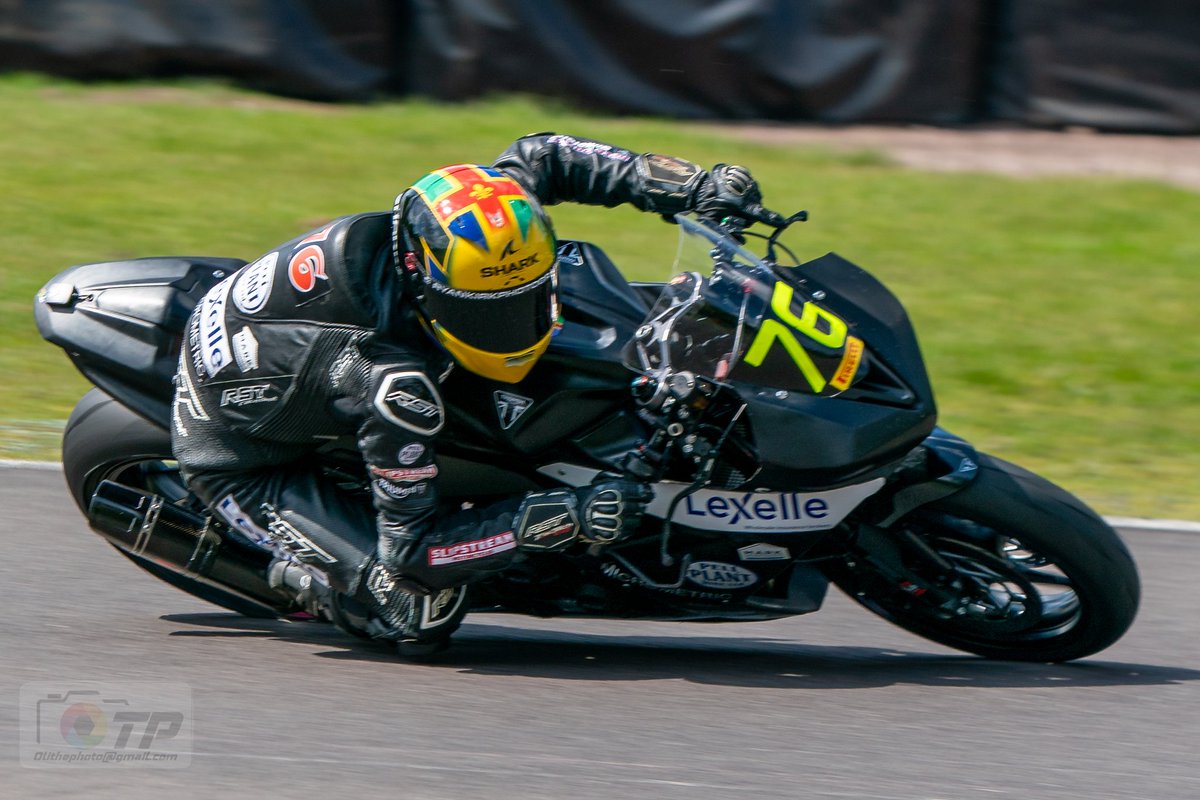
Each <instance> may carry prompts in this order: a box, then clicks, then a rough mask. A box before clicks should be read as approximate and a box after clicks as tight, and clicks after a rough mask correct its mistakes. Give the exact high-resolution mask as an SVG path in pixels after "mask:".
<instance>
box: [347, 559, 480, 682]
mask: <svg viewBox="0 0 1200 800" xmlns="http://www.w3.org/2000/svg"><path fill="white" fill-rule="evenodd" d="M362 583H363V585H362V587H361V588H360V590H359V591H358V592H357V593H356V594H355V597H354V600H356V601H361V600H363V599H366V598H367V597H369V602H368V603H367V605H369V612H370V613H368V614H367V615H366V617H365V619H363V618H362V617H361V612H360V617H359V620H358V622H359V624H361V626H362V629H363V630H365V631H366V632H367V633H369V634H370V635H371V637H372V638H376V639H386V640H388V641H392V642H395V643H396V650H397V652H398V653H399V654H400V655H401V656H403V657H405V658H414V659H419V658H422V657H427V656H431V655H434V654H436V653H439V652H441V651H443V650H445V649H446V648H447V647H449V646H450V637H451V635H452V634H453V633H454V632H455V631H456V630H458V627H459V626H460V625H461V624H462V621H463V617H465V616H466V614H467V605H468V603H467V587H466V586H452V587H450V588H447V589H439V590H432V591H426V590H424V589H423V588H422V587H419V586H416V585H415V584H413V583H412V582H411V581H407V580H403V579H398V578H397V577H396V576H394V575H393V574H392V573H391V572H390V571H389V570H388V569H387V568H386V567H384V566H383V565H382V564H380V563H379V562H378V561H375V560H372V562H371V563H370V564H369V565H368V566H367V568H366V570H365V575H364V578H363V582H362ZM364 589H365V591H364ZM347 610H348V609H347ZM363 623H365V624H363Z"/></svg>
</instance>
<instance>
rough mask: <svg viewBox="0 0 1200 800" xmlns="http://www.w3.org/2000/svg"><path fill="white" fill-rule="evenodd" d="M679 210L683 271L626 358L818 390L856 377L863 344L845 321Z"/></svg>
mask: <svg viewBox="0 0 1200 800" xmlns="http://www.w3.org/2000/svg"><path fill="white" fill-rule="evenodd" d="M677 219H678V221H679V226H680V245H679V252H678V255H677V257H676V260H675V263H674V269H673V272H674V273H675V277H673V278H671V280H670V282H669V283H668V284H667V285H666V287H665V288H664V290H663V292H662V294H661V295H660V296H659V298H658V301H657V302H656V303H655V305H654V307H653V308H652V309H651V311H650V314H649V315H648V316H647V317H646V319H645V321H644V322H643V323H642V325H641V326H640V327H639V328H638V329H637V332H636V334H635V336H634V338H633V340H632V341H631V342H630V343H629V345H628V346H627V347H626V349H625V352H624V360H625V364H626V366H628V367H630V368H632V369H634V370H637V371H639V372H642V373H656V372H661V371H664V370H669V371H679V370H689V371H691V372H694V373H697V374H699V375H703V376H705V377H707V378H710V379H712V380H715V381H718V382H729V381H734V380H736V381H739V382H744V383H748V384H754V385H759V386H767V387H771V388H776V389H787V390H795V391H803V392H808V393H813V394H836V393H838V392H841V391H844V390H845V389H847V388H848V387H849V386H850V385H851V383H852V382H853V380H854V377H855V375H856V373H857V371H858V368H859V366H860V364H861V362H862V358H863V354H864V346H863V342H862V341H861V340H859V339H857V338H855V337H854V336H850V335H849V333H848V331H849V328H848V326H847V324H846V322H844V321H843V320H842V319H841V318H839V317H838V316H837V315H835V314H833V313H832V312H831V311H829V310H828V309H826V308H824V307H823V306H821V305H820V304H819V303H817V302H815V301H814V300H813V299H812V298H811V297H810V296H809V295H807V294H806V293H804V292H803V291H802V290H798V289H797V287H796V286H795V285H794V282H792V281H789V280H781V279H780V276H779V275H777V274H776V273H775V271H774V270H773V269H772V268H771V267H770V266H769V265H768V264H766V263H765V262H764V261H763V260H762V259H761V258H759V257H758V256H756V255H754V254H753V253H752V252H750V251H749V250H747V249H746V248H745V247H743V246H742V245H741V244H739V243H738V242H736V241H734V240H733V239H731V238H729V237H728V236H726V235H724V234H722V233H720V232H719V231H715V230H713V229H711V228H709V227H707V226H706V225H704V224H703V223H701V222H698V221H696V220H694V219H692V218H689V217H684V216H680V217H677Z"/></svg>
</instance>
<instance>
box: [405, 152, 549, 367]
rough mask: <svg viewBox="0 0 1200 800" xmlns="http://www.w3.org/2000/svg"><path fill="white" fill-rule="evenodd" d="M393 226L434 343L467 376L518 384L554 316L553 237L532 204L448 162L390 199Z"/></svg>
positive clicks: (505, 180) (508, 187)
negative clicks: (393, 202)
mask: <svg viewBox="0 0 1200 800" xmlns="http://www.w3.org/2000/svg"><path fill="white" fill-rule="evenodd" d="M394 223H395V236H396V237H397V238H396V249H397V259H398V261H399V262H400V263H399V267H400V269H402V270H409V271H415V272H416V273H417V276H418V277H419V279H420V280H419V281H418V282H417V287H418V288H417V292H416V294H417V300H418V305H419V307H420V310H421V314H422V316H423V317H424V319H425V321H426V322H427V323H428V325H429V327H430V329H431V330H432V332H433V334H434V336H435V337H436V338H437V340H438V341H439V342H440V343H441V344H442V346H443V347H445V348H446V350H447V351H448V352H449V353H450V355H451V356H452V357H453V358H454V360H455V361H457V362H458V363H459V364H461V365H462V366H463V367H464V368H466V369H468V370H470V371H471V372H474V373H476V374H478V375H482V376H484V377H486V378H492V379H494V380H498V381H503V382H505V383H516V382H518V381H520V380H521V379H523V378H524V377H525V376H526V375H527V374H528V373H529V370H531V369H532V368H533V365H534V363H536V362H537V360H538V359H539V358H540V357H541V355H542V353H544V352H545V351H546V347H547V346H549V344H550V335H551V333H552V332H553V329H554V324H555V321H556V320H557V317H558V300H557V292H556V289H557V273H556V270H555V259H556V247H555V241H554V231H553V229H552V227H551V225H550V220H549V218H548V217H547V216H546V214H545V212H544V211H542V208H541V205H540V204H539V203H538V202H537V200H536V199H535V198H533V197H531V196H530V195H529V194H528V193H527V192H526V191H525V190H524V189H523V188H521V185H520V184H518V183H517V182H516V181H515V180H513V179H512V178H510V177H508V176H507V175H505V174H504V173H503V172H500V171H499V170H495V169H492V168H490V167H481V166H476V165H472V164H456V165H454V166H450V167H445V168H444V169H439V170H436V171H435V172H431V173H429V174H428V175H426V176H425V177H423V178H421V179H420V180H419V181H417V182H416V183H415V184H414V185H413V187H412V188H411V189H408V190H407V191H405V192H404V193H403V194H401V195H400V196H399V197H398V198H396V208H395V220H394Z"/></svg>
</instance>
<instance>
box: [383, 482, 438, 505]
mask: <svg viewBox="0 0 1200 800" xmlns="http://www.w3.org/2000/svg"><path fill="white" fill-rule="evenodd" d="M375 488H376V489H378V490H379V491H381V492H383V493H384V494H386V495H387V496H388V497H390V498H392V499H393V500H404V499H405V498H408V497H419V496H421V495H424V494H425V493H426V492H428V491H429V484H428V483H427V482H425V481H422V482H421V483H406V484H404V485H400V484H398V483H393V482H392V481H389V480H387V479H386V478H376V479H375Z"/></svg>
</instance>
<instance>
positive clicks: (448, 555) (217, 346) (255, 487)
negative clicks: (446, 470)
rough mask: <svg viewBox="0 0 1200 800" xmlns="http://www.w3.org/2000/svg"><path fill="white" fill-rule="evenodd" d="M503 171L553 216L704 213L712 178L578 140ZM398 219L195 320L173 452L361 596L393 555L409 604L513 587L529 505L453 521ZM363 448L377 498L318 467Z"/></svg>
mask: <svg viewBox="0 0 1200 800" xmlns="http://www.w3.org/2000/svg"><path fill="white" fill-rule="evenodd" d="M495 166H496V167H497V168H499V169H501V170H503V171H504V172H506V173H508V174H509V175H511V176H512V177H513V178H515V179H516V180H517V181H518V182H520V183H521V184H522V185H523V186H525V187H526V189H527V190H528V191H530V193H532V194H534V195H535V196H537V197H538V198H539V199H540V200H541V201H542V203H543V204H547V205H549V204H554V203H558V202H560V201H575V202H580V203H588V204H596V205H606V206H615V205H618V204H620V203H626V202H628V203H632V204H633V205H635V206H636V207H638V208H640V209H643V210H647V211H653V212H658V213H663V214H669V213H673V212H677V211H683V210H689V209H691V208H692V207H693V206H694V205H695V202H696V196H697V190H698V189H697V187H698V186H700V185H701V183H702V182H703V181H704V180H705V178H706V176H707V173H705V172H704V171H703V170H700V169H699V168H698V167H696V166H695V165H694V164H691V163H689V162H686V161H682V160H680V159H675V158H671V157H668V156H660V155H637V154H634V153H632V152H630V151H628V150H623V149H620V148H617V147H613V146H610V145H605V144H601V143H598V142H592V141H587V140H582V139H576V138H573V137H570V136H562V135H554V134H539V135H535V136H528V137H524V138H522V139H520V140H518V141H517V142H515V143H514V144H513V145H512V146H511V147H510V148H509V149H508V150H507V151H506V152H505V153H503V154H502V155H501V156H500V158H499V159H498V160H497V161H496V163H495ZM394 235H395V227H394V221H393V215H392V214H391V213H389V212H379V213H367V214H356V215H353V216H348V217H342V218H340V219H338V220H335V221H333V222H331V223H329V224H328V225H326V226H323V227H321V228H319V229H317V230H314V231H312V232H310V233H307V234H305V235H303V236H301V237H298V238H296V239H293V240H291V241H289V242H286V243H284V244H283V245H281V246H279V247H277V248H276V249H274V250H272V251H271V252H269V253H267V254H266V255H264V256H263V257H262V258H260V259H258V260H257V261H255V262H254V263H253V264H250V265H247V266H246V267H243V268H242V269H241V270H239V271H238V272H237V273H235V274H234V275H231V276H230V277H228V278H226V279H225V280H224V281H223V282H222V283H220V284H219V285H217V286H216V287H214V288H213V289H212V291H210V292H209V293H208V294H207V296H205V297H204V299H203V300H202V301H201V302H200V304H199V306H198V307H197V308H196V310H195V312H194V313H193V314H192V316H191V319H190V323H189V328H188V335H187V340H186V342H185V343H184V348H183V353H182V356H181V360H180V367H179V372H178V376H177V379H176V380H177V391H176V398H175V405H174V419H173V423H174V424H173V432H172V443H173V447H174V450H175V455H176V457H177V458H178V460H179V463H180V466H181V468H182V470H183V473H184V475H185V477H186V479H187V481H188V484H189V487H190V488H191V489H192V490H193V491H194V492H195V493H196V494H197V495H198V496H199V497H201V498H202V499H203V500H204V501H205V502H206V503H207V504H208V505H209V506H210V508H211V509H212V510H213V511H214V512H215V513H217V514H219V515H220V516H221V517H223V518H224V519H225V520H226V521H227V522H228V524H229V525H231V526H232V527H233V528H234V529H236V530H238V531H240V532H241V533H242V534H244V535H246V536H248V537H251V538H253V539H255V540H257V541H259V542H261V543H263V544H265V545H267V546H270V547H272V548H274V549H276V550H277V551H282V553H284V554H286V555H288V556H290V557H291V558H292V559H295V560H298V561H301V562H303V563H305V564H308V565H310V566H313V567H317V568H318V569H319V571H320V572H321V573H323V574H324V575H325V576H327V578H328V580H329V583H330V584H331V585H332V586H333V587H334V588H335V589H336V590H338V591H340V592H344V593H352V592H354V591H355V590H356V588H357V586H358V584H359V582H360V578H361V576H362V575H363V571H364V567H365V566H366V565H367V563H368V562H369V561H370V559H371V558H372V556H373V554H374V553H375V552H376V547H377V544H378V547H379V550H380V552H381V553H382V554H384V555H385V556H386V560H388V561H389V563H390V564H391V565H392V569H393V571H394V572H397V573H398V574H399V575H400V576H401V577H402V578H403V580H404V581H406V582H407V583H406V585H407V587H408V588H411V589H415V590H416V591H418V592H420V591H422V590H426V591H428V590H438V589H444V588H447V587H452V586H457V585H460V584H464V583H469V582H471V581H472V580H475V579H477V578H480V577H482V576H484V575H486V574H488V573H490V572H493V571H495V570H499V569H503V568H504V567H505V566H506V565H507V564H509V563H510V562H511V560H512V558H513V557H514V555H515V550H516V546H517V542H516V541H514V535H513V514H514V512H515V511H516V509H517V507H518V505H519V503H520V501H521V500H522V498H521V497H517V498H513V499H512V500H511V501H510V502H505V503H500V504H498V505H496V506H492V507H489V508H485V509H482V510H477V509H475V510H470V511H466V512H461V513H459V514H455V515H452V516H449V517H444V518H440V517H439V515H438V488H437V487H438V482H437V473H438V467H437V464H436V462H435V450H436V444H437V436H438V432H439V430H440V429H441V425H442V419H443V407H442V399H441V396H440V393H439V388H438V387H439V384H440V380H439V379H440V378H444V376H445V374H446V372H447V370H448V369H449V368H450V367H451V363H450V361H449V359H448V357H447V356H446V355H445V354H444V353H443V351H442V350H441V349H440V348H439V347H438V346H437V345H436V343H435V342H434V341H433V339H432V338H431V337H430V336H429V335H427V333H426V332H425V330H424V329H423V328H422V326H421V324H420V322H419V320H418V318H417V316H416V312H415V309H414V307H413V304H412V303H411V302H410V301H408V300H407V298H406V297H405V295H404V291H403V289H402V283H401V280H400V278H399V275H398V271H397V269H396V260H397V255H398V253H399V251H400V249H401V248H402V247H403V245H398V244H397V242H396V241H395V240H394V238H393V237H394ZM344 434H354V435H355V436H356V437H357V442H358V447H359V449H360V450H361V453H362V458H363V461H364V463H365V469H366V471H367V473H368V475H369V477H370V480H371V489H372V496H371V500H369V501H368V500H367V498H366V497H364V496H363V495H362V493H361V492H359V493H357V494H356V493H354V492H352V491H348V490H346V489H344V488H342V487H340V486H339V485H338V484H337V482H336V481H335V480H331V479H330V478H329V477H327V476H326V475H325V474H324V473H322V472H321V471H320V470H319V469H318V468H317V467H316V465H315V464H313V462H312V460H311V459H309V458H308V456H309V455H310V454H311V453H312V452H313V451H314V449H316V448H318V447H319V446H321V445H322V444H323V443H325V442H327V441H328V440H329V439H331V438H336V437H338V436H341V435H344Z"/></svg>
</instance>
